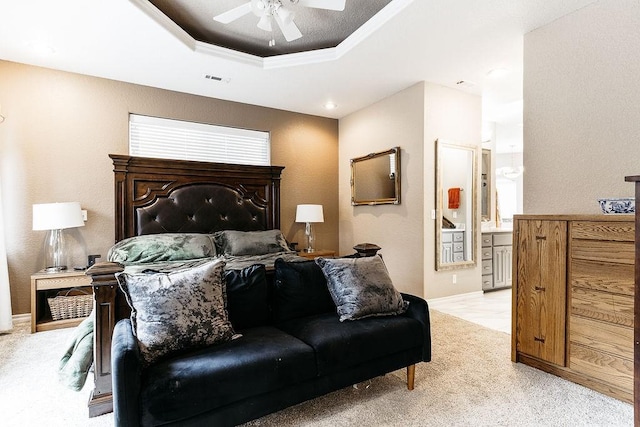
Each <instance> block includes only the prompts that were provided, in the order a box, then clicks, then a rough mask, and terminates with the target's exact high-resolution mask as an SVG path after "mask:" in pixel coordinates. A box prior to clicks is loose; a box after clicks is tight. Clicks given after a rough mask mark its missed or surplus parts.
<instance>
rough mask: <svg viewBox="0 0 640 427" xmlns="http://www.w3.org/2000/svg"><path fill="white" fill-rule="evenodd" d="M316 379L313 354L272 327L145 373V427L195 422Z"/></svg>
mask: <svg viewBox="0 0 640 427" xmlns="http://www.w3.org/2000/svg"><path fill="white" fill-rule="evenodd" d="M316 374H317V370H316V364H315V355H314V352H313V349H312V348H311V347H309V346H308V345H306V344H305V343H303V342H302V341H300V340H298V339H296V338H294V337H292V336H291V335H288V334H286V333H284V332H282V331H281V330H278V329H276V328H274V327H269V326H266V327H258V328H251V329H247V330H246V331H244V332H243V334H242V337H241V338H238V339H235V340H233V341H229V342H226V343H224V344H221V345H217V346H213V347H209V348H205V349H201V350H197V351H194V352H192V353H189V354H187V355H182V356H181V357H176V358H173V359H168V360H165V361H163V362H160V363H158V364H155V365H153V366H151V367H149V368H148V369H147V370H146V371H145V372H144V373H143V379H142V381H143V384H142V395H141V407H142V408H144V409H143V411H144V412H143V414H142V424H143V425H159V424H163V423H166V422H170V421H176V420H181V419H184V418H187V417H193V416H196V415H198V414H201V413H204V412H206V411H211V410H214V409H216V408H218V407H221V406H224V405H227V404H230V403H233V402H238V401H241V400H242V399H245V398H248V397H251V396H257V395H261V394H268V393H270V392H272V391H275V390H279V389H282V388H285V387H287V386H290V385H292V384H297V383H300V382H303V381H306V380H309V379H311V378H314V377H315V376H316Z"/></svg>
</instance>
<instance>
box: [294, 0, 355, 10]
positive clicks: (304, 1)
mask: <svg viewBox="0 0 640 427" xmlns="http://www.w3.org/2000/svg"><path fill="white" fill-rule="evenodd" d="M345 3H346V0H299V1H298V4H299V5H301V6H306V7H313V8H316V9H327V10H338V11H343V10H344V6H345Z"/></svg>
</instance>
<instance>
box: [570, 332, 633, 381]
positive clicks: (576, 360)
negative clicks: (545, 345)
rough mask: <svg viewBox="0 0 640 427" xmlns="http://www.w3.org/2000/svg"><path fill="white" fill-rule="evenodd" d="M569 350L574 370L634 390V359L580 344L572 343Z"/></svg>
mask: <svg viewBox="0 0 640 427" xmlns="http://www.w3.org/2000/svg"><path fill="white" fill-rule="evenodd" d="M569 351H570V359H569V366H570V368H571V370H572V371H575V372H578V373H581V374H584V375H586V376H588V377H589V378H593V379H596V380H599V381H602V382H603V383H608V384H611V385H613V386H615V387H618V388H621V389H623V390H625V391H628V392H633V360H628V359H624V358H622V357H618V356H615V355H612V354H609V353H606V352H603V351H599V350H596V349H593V348H589V347H583V346H581V345H578V344H571V345H570V350H569Z"/></svg>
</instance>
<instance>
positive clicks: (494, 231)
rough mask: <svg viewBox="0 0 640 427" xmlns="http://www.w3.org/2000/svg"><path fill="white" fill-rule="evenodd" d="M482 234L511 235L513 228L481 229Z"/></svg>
mask: <svg viewBox="0 0 640 427" xmlns="http://www.w3.org/2000/svg"><path fill="white" fill-rule="evenodd" d="M482 233H513V228H506V227H501V228H496V227H490V228H483V229H482Z"/></svg>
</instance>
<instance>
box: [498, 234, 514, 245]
mask: <svg viewBox="0 0 640 427" xmlns="http://www.w3.org/2000/svg"><path fill="white" fill-rule="evenodd" d="M512 244H513V234H511V233H498V234H494V235H493V246H511V245H512Z"/></svg>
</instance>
